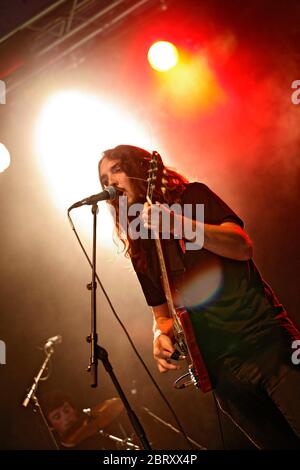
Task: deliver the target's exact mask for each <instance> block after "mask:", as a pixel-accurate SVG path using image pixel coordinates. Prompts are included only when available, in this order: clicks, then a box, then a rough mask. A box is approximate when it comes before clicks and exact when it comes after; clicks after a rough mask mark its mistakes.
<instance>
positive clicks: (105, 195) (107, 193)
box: [68, 186, 118, 212]
mask: <svg viewBox="0 0 300 470" xmlns="http://www.w3.org/2000/svg"><path fill="white" fill-rule="evenodd" d="M117 195H118V190H117V188H115V187H114V186H107V188H105V189H104V191H101V193H98V194H93V195H92V196H89V197H86V198H85V199H81V201H78V202H75V203H74V204H73V205H72V206H70V207H69V209H68V212H70V211H71V210H72V209H75V207H81V206H85V205H92V204H96V203H97V202H99V201H107V200H108V199H110V200H111V201H112V200H113V199H116V197H117Z"/></svg>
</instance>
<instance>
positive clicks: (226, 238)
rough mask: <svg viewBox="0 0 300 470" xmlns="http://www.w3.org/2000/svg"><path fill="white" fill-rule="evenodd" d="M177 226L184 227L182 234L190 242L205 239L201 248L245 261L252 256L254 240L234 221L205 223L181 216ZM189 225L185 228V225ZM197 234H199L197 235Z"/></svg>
mask: <svg viewBox="0 0 300 470" xmlns="http://www.w3.org/2000/svg"><path fill="white" fill-rule="evenodd" d="M179 217H180V218H181V219H180V222H179V223H178V225H177V227H178V226H179V227H180V224H181V227H183V230H182V232H181V233H182V234H183V235H184V238H185V239H186V240H188V241H190V242H195V240H196V241H199V240H201V241H203V245H202V246H200V248H202V247H203V248H205V249H206V250H208V251H211V252H212V253H215V254H217V255H219V256H224V257H225V258H231V259H235V260H240V261H245V260H248V259H250V258H251V257H252V254H253V253H252V242H251V240H250V238H249V237H248V235H247V234H246V232H244V230H243V229H242V228H241V227H239V225H237V224H235V223H233V222H224V223H223V224H220V225H212V224H203V223H202V222H199V221H196V220H191V219H187V218H186V217H182V216H179ZM185 226H186V227H189V230H185V228H184V227H185ZM196 234H197V235H196Z"/></svg>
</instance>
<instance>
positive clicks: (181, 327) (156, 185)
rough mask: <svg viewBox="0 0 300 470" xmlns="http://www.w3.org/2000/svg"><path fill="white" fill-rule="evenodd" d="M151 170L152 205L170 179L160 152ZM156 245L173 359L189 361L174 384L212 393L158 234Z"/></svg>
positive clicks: (154, 159) (149, 182)
mask: <svg viewBox="0 0 300 470" xmlns="http://www.w3.org/2000/svg"><path fill="white" fill-rule="evenodd" d="M148 173H149V177H148V187H147V196H146V200H147V202H148V204H150V205H152V204H153V202H154V201H153V193H154V192H155V191H159V189H161V191H162V192H163V193H164V192H165V190H166V187H165V184H166V182H167V180H166V178H164V175H165V172H164V166H163V163H162V159H161V156H160V155H159V154H158V153H157V152H153V153H152V158H151V161H150V168H149V170H148ZM155 247H156V252H157V256H158V260H159V265H160V270H161V280H162V286H163V290H164V293H165V297H166V300H167V305H168V310H169V315H170V317H171V318H172V320H173V332H174V338H175V347H176V349H175V352H174V353H173V354H172V356H171V359H179V357H180V356H181V355H182V356H185V357H186V359H187V361H188V364H189V366H188V369H189V371H188V372H187V373H186V374H184V375H183V376H181V377H179V379H177V380H176V381H175V382H174V387H175V388H177V389H182V388H185V387H187V386H188V385H192V384H193V385H195V386H196V387H197V388H200V389H201V390H202V391H203V392H204V393H206V392H209V391H210V390H212V385H211V382H210V379H209V375H208V372H207V369H206V366H205V363H204V360H203V357H202V354H201V352H200V349H199V346H198V344H197V340H196V337H195V333H194V330H193V325H192V322H191V320H190V316H189V313H188V311H187V310H186V308H185V307H184V306H175V304H174V300H173V296H172V291H171V287H170V282H169V277H168V272H167V268H166V263H165V258H164V253H163V249H162V243H161V239H160V238H159V236H156V237H155ZM187 377H189V380H186V378H187Z"/></svg>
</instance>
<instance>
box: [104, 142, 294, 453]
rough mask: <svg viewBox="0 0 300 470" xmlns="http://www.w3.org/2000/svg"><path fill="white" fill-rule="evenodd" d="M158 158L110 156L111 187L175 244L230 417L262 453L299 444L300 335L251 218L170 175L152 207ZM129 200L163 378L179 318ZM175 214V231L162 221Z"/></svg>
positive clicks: (201, 341)
mask: <svg viewBox="0 0 300 470" xmlns="http://www.w3.org/2000/svg"><path fill="white" fill-rule="evenodd" d="M150 159H151V154H150V153H148V152H147V151H145V150H143V149H140V148H137V147H134V146H129V145H119V146H117V147H116V148H114V149H109V150H106V151H105V152H104V153H103V156H102V158H101V160H100V162H99V177H100V182H101V185H102V187H106V186H109V185H113V186H115V187H116V188H117V189H118V190H119V192H120V194H121V195H123V196H126V200H127V204H128V207H130V208H131V207H133V205H134V204H135V203H140V204H141V203H144V206H143V210H142V211H141V214H140V221H141V224H143V227H144V229H145V230H146V231H150V230H151V231H152V232H148V233H149V234H150V233H155V232H156V233H157V232H160V236H161V238H166V239H164V240H162V245H163V250H164V257H165V262H166V265H167V269H168V275H169V280H170V283H171V286H172V291H173V296H174V299H175V301H178V303H179V304H183V305H184V306H185V307H186V309H187V311H188V312H189V316H190V320H191V322H192V325H193V328H194V333H195V335H196V338H197V343H198V345H199V347H200V350H201V353H202V356H203V359H204V362H205V365H206V367H207V370H208V373H209V377H210V380H211V383H212V387H213V389H214V393H215V395H216V397H217V400H218V403H219V406H220V407H221V409H222V411H223V412H224V413H226V414H227V415H228V416H229V417H230V418H231V419H232V420H233V422H234V423H235V424H236V425H237V426H238V427H239V428H240V429H241V430H242V431H243V432H244V433H245V434H246V435H247V436H248V438H249V439H250V440H251V441H252V443H253V444H254V445H255V446H256V447H257V448H263V449H276V448H294V447H298V446H299V445H300V370H299V368H297V367H296V365H294V364H293V363H292V361H291V356H292V352H293V350H292V343H293V340H295V339H299V338H300V334H299V332H298V330H297V329H296V328H295V326H294V325H293V323H292V322H291V320H290V319H289V318H288V316H287V313H286V311H285V309H284V307H283V305H282V304H280V302H279V301H278V299H277V298H276V296H275V294H274V292H273V290H272V289H271V287H270V286H269V285H268V284H267V283H266V282H265V281H264V280H263V278H262V277H261V274H260V272H259V271H258V269H257V267H256V265H255V264H254V262H253V259H252V254H253V246H252V241H251V240H250V238H249V236H248V235H247V233H246V232H245V230H244V223H243V221H242V220H241V218H240V217H239V216H238V215H237V214H236V213H235V212H234V211H233V210H232V209H231V208H230V207H229V206H228V205H227V204H226V203H225V202H224V201H222V199H220V198H219V197H218V196H217V195H216V194H215V193H214V192H213V191H212V190H211V189H209V188H208V187H207V186H206V185H204V184H202V183H198V182H196V183H189V182H188V181H187V180H186V179H185V178H184V177H183V176H182V175H180V174H179V173H176V172H175V171H173V170H170V169H168V168H166V169H165V175H164V178H165V180H166V185H165V186H166V189H165V191H164V192H163V191H162V190H161V189H159V188H156V191H155V194H154V196H155V204H151V205H150V204H148V203H145V199H146V192H147V178H148V174H149V173H148V170H149V162H150ZM121 200H122V201H124V198H117V199H115V200H113V201H110V202H109V204H110V207H111V208H114V210H115V212H116V217H115V229H116V234H117V236H118V237H119V239H120V240H121V242H122V243H123V245H124V251H125V254H126V255H127V256H128V257H130V259H131V262H132V264H133V267H134V269H135V271H136V274H137V277H138V279H139V282H140V284H141V287H142V289H143V292H144V295H145V298H146V301H147V303H148V305H149V306H151V307H152V311H153V317H154V328H153V329H154V340H153V354H154V358H155V360H156V362H157V365H158V369H159V371H160V372H167V371H170V370H176V369H178V368H180V361H177V362H174V361H172V360H171V356H172V355H173V353H174V350H175V347H174V335H173V328H172V327H173V320H172V319H171V318H170V314H169V309H168V305H167V302H166V295H165V291H164V289H163V287H162V283H161V278H160V274H161V273H160V265H159V260H158V257H157V252H156V244H155V242H154V240H153V239H151V238H149V237H148V238H146V239H145V237H144V238H141V237H136V236H134V237H132V236H130V231H128V230H127V229H128V226H129V225H130V223H131V222H132V219H133V217H132V216H128V217H127V221H126V223H127V225H126V224H125V226H124V223H123V222H120V220H121V219H120V218H119V217H118V215H119V213H120V210H121V208H120V207H119V202H120V201H121ZM173 203H177V204H179V205H180V207H182V208H184V207H185V205H187V204H190V205H192V208H193V210H192V214H191V215H190V216H188V217H189V219H190V220H189V221H190V222H191V220H192V222H191V223H192V228H193V233H192V235H190V234H188V235H186V234H185V233H183V230H182V227H183V226H184V223H185V222H186V217H187V216H186V215H185V213H184V211H182V212H181V213H178V212H176V211H175V212H174V211H173V210H170V206H171V205H172V204H173ZM122 204H123V202H122ZM166 204H167V205H166ZM197 204H204V224H203V223H202V222H203V221H201V220H198V219H197V217H196V207H197V206H196V205H197ZM166 214H167V215H168V216H169V217H170V220H171V223H170V228H169V229H168V227H167V229H166V227H165V226H163V225H162V223H161V221H162V219H163V216H165V215H166ZM202 229H203V230H204V242H203V246H201V243H198V239H197V237H195V233H196V234H197V233H200V237H199V239H200V240H201V230H202ZM166 230H167V232H168V231H169V233H166ZM182 233H183V235H182ZM202 233H203V232H202ZM168 238H169V239H168ZM195 239H196V242H195ZM193 243H194V244H195V243H198V245H199V247H198V249H195V248H197V246H192V245H193ZM191 246H192V249H191ZM188 247H189V249H188ZM172 357H173V356H172ZM182 393H184V392H182ZM199 393H200V392H199Z"/></svg>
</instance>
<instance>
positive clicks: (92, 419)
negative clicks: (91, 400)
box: [62, 398, 124, 447]
mask: <svg viewBox="0 0 300 470" xmlns="http://www.w3.org/2000/svg"><path fill="white" fill-rule="evenodd" d="M123 408H124V405H123V403H122V401H121V399H120V398H110V399H108V400H105V401H103V402H102V403H99V405H96V406H94V407H93V408H92V409H91V412H90V415H89V416H88V417H86V418H85V419H84V421H83V422H82V421H81V422H80V426H79V427H78V428H77V429H76V430H72V431H71V432H70V433H68V434H67V436H66V437H64V438H63V442H62V444H63V445H64V446H66V447H74V446H76V445H77V444H79V443H80V442H82V441H84V440H85V439H88V438H89V437H91V436H94V435H95V434H97V432H98V431H99V430H100V429H103V428H105V427H106V426H108V425H109V424H110V423H111V422H112V421H113V420H114V419H115V418H116V417H117V416H118V415H119V414H120V413H121V411H122V410H123Z"/></svg>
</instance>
